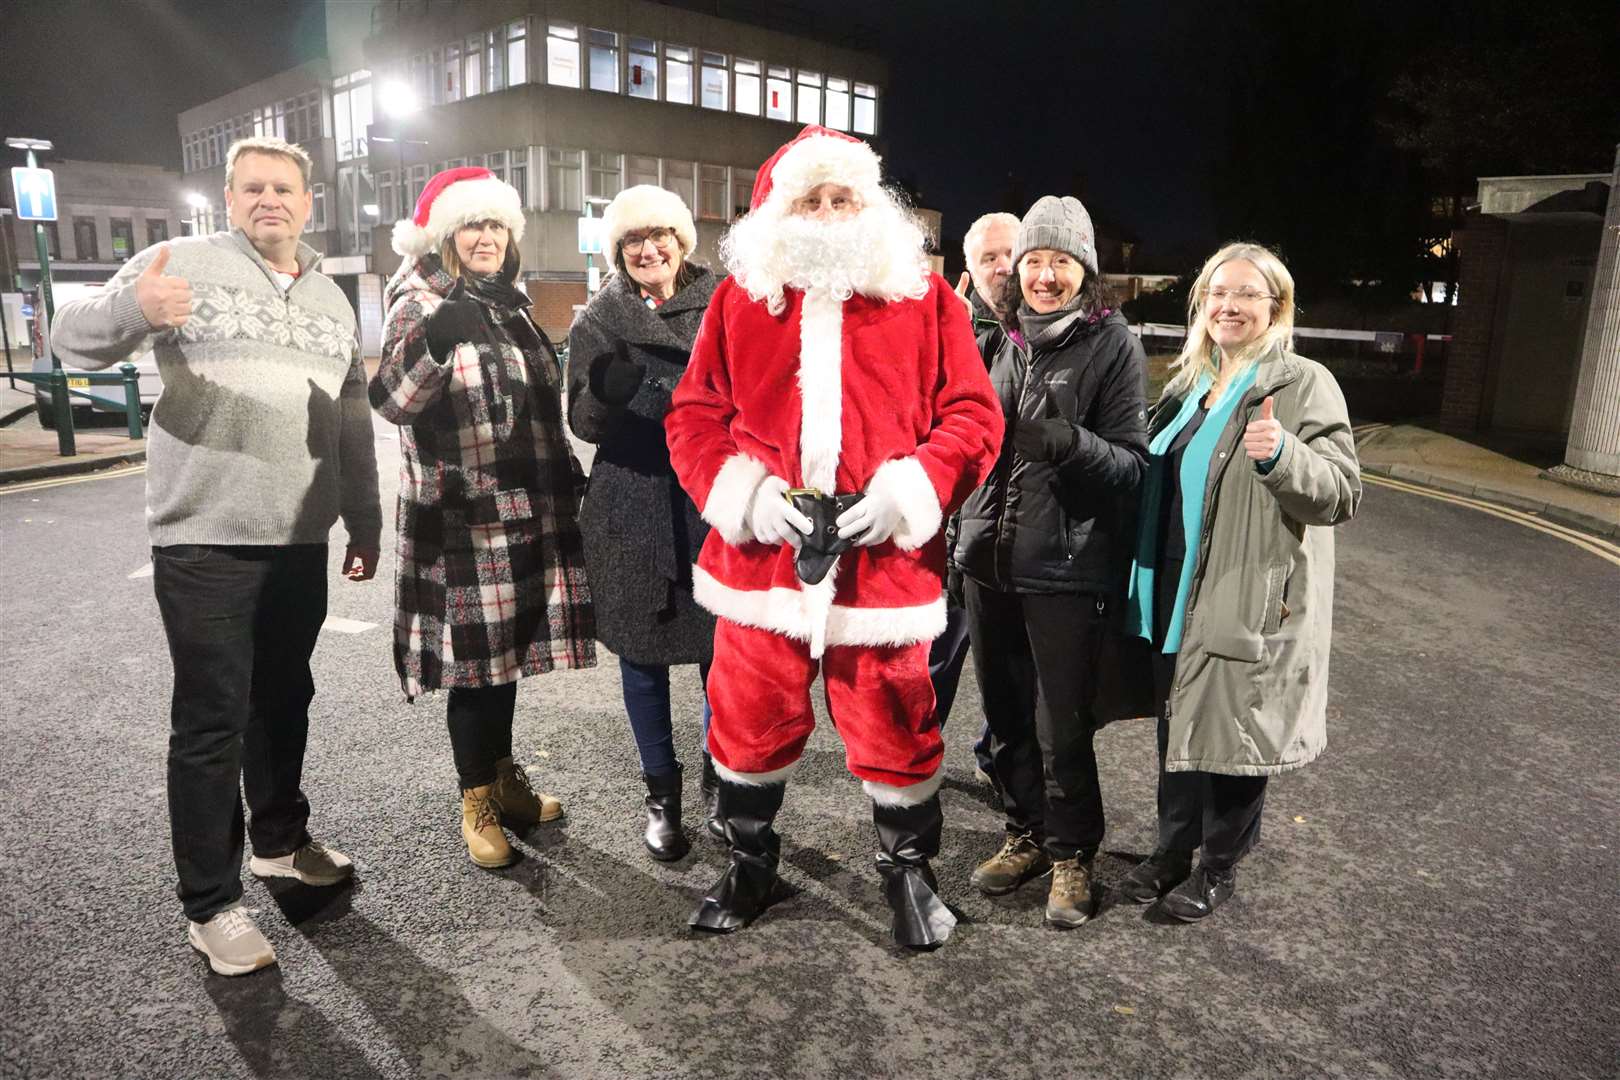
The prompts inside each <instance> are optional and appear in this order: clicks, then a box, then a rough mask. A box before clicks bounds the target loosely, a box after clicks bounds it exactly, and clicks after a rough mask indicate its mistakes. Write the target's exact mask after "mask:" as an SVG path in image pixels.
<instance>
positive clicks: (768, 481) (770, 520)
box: [748, 476, 811, 551]
mask: <svg viewBox="0 0 1620 1080" xmlns="http://www.w3.org/2000/svg"><path fill="white" fill-rule="evenodd" d="M787 490H788V482H787V481H786V480H783V479H782V478H781V477H780V476H767V477H766V478H765V479H764V480H762V481H761V482H760V485H759V487H757V488H755V489H754V501H753V502H752V503H750V504H749V506H748V528H749V530H750V531H752V532H753V534H754V539H755V540H758V541H759V542H760V543H762V544H772V545H774V544H791V545H792V546H793V549H794V550H795V551H797V550H798V549H799V545H800V544H802V543H804V538H805V537H806V536H809V535H810V529H811V525H810V519H809V518H807V517H805V516H804V515H803V514H801V513H799V511H797V510H795V509H794V508H793V504H792V503H790V502H788V501H787V498H786V493H787Z"/></svg>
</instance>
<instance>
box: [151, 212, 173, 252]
mask: <svg viewBox="0 0 1620 1080" xmlns="http://www.w3.org/2000/svg"><path fill="white" fill-rule="evenodd" d="M168 238H169V223H168V222H167V221H164V220H163V219H162V218H147V219H146V246H147V247H151V246H152V245H153V244H161V243H163V241H165V240H167V239H168Z"/></svg>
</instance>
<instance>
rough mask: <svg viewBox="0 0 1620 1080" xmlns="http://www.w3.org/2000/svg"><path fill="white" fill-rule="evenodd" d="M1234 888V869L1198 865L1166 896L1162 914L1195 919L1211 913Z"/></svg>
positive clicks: (1184, 919)
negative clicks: (1215, 868)
mask: <svg viewBox="0 0 1620 1080" xmlns="http://www.w3.org/2000/svg"><path fill="white" fill-rule="evenodd" d="M1236 888H1237V870H1235V869H1227V870H1211V869H1210V868H1209V867H1207V866H1200V867H1199V868H1198V869H1197V870H1194V871H1193V872H1192V874H1191V876H1189V877H1188V878H1187V880H1186V881H1183V882H1182V883H1181V884H1180V885H1177V886H1176V887H1175V888H1174V889H1171V890H1170V892H1169V893H1168V894H1167V895H1166V896H1165V898H1164V902H1163V903H1162V904H1161V905H1160V906H1161V907H1163V908H1164V913H1165V914H1166V915H1169V916H1170V917H1171V918H1173V919H1180V920H1181V921H1182V922H1197V921H1198V920H1199V919H1204V918H1208V917H1209V916H1210V915H1212V914H1214V912H1215V909H1216V908H1218V907H1220V906H1221V905H1222V904H1224V903H1226V902H1227V901H1228V900H1230V899H1231V898H1232V893H1233V892H1234V891H1235V890H1236Z"/></svg>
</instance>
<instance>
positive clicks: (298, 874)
mask: <svg viewBox="0 0 1620 1080" xmlns="http://www.w3.org/2000/svg"><path fill="white" fill-rule="evenodd" d="M248 869H249V870H252V871H253V873H254V874H255V875H256V876H258V877H265V878H271V877H285V878H296V879H297V880H299V881H302V882H303V883H304V884H305V885H336V884H338V883H340V882H344V881H347V880H349V878H350V877H351V876H352V875H353V874H354V863H352V862H350V861H349V857H348V856H347V855H345V854H343V852H341V851H334V850H333V849H331V848H329V847H327V846H326V845H324V844H322V843H321V842H320V841H319V840H311V841H309V842H308V843H307V844H305V845H304V846H303V847H301V848H299V849H298V850H297V851H295V852H293V853H292V854H291V855H278V856H276V857H274V858H269V859H266V858H261V857H260V856H258V855H255V856H253V858H252V859H250V860H248Z"/></svg>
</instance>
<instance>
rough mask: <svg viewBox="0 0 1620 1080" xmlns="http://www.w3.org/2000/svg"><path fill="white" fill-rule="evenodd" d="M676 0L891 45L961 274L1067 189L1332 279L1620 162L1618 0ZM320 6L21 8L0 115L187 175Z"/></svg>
mask: <svg viewBox="0 0 1620 1080" xmlns="http://www.w3.org/2000/svg"><path fill="white" fill-rule="evenodd" d="M355 2H364V3H369V2H370V0H355ZM469 2H476V0H469ZM678 6H682V7H688V8H693V9H696V10H702V11H708V12H711V13H715V14H720V15H722V16H725V17H729V18H736V19H745V20H746V21H751V22H757V23H760V24H761V25H767V26H776V27H778V28H780V29H782V30H784V31H786V32H789V33H803V32H805V31H806V27H807V26H810V25H818V26H821V27H823V28H824V31H825V32H824V35H823V36H826V37H828V38H829V39H831V40H835V41H837V42H838V43H841V44H850V45H858V46H861V47H869V48H873V49H875V50H876V51H879V52H881V53H883V54H884V55H886V56H887V58H888V59H889V63H890V71H891V78H890V84H889V86H888V87H887V88H886V91H887V97H886V100H885V104H884V116H885V125H886V126H885V129H884V135H885V137H886V140H887V144H888V145H887V149H888V165H889V168H890V169H891V171H892V172H893V173H894V174H895V175H896V176H898V177H900V178H902V179H903V180H904V181H906V182H907V183H908V185H910V186H912V187H913V188H915V189H916V190H917V191H918V193H919V194H920V196H921V201H922V202H923V204H924V205H928V206H932V207H935V208H938V209H940V210H941V211H943V213H944V215H945V232H946V236H945V243H944V247H945V249H946V254H947V258H948V260H950V264H951V265H953V266H954V265H955V263H956V260H957V258H959V254H958V253H959V250H960V247H959V241H960V235H961V231H962V230H963V229H964V228H965V226H966V225H967V224H968V222H969V221H971V220H972V219H973V217H975V216H977V215H978V214H979V213H982V212H984V211H986V210H990V209H1013V210H1018V211H1021V210H1022V209H1024V208H1025V207H1026V206H1027V205H1028V204H1029V203H1030V202H1032V201H1033V200H1034V199H1035V198H1036V197H1037V196H1039V195H1041V194H1045V193H1054V192H1055V193H1063V194H1077V195H1079V196H1080V197H1081V199H1082V200H1083V201H1084V202H1085V203H1086V204H1087V206H1088V207H1089V208H1090V210H1091V211H1092V214H1093V216H1094V218H1096V219H1097V221H1098V223H1099V226H1100V228H1102V229H1104V230H1107V231H1111V232H1113V233H1114V234H1116V235H1120V236H1123V237H1125V238H1129V239H1133V240H1136V241H1137V242H1138V244H1139V248H1138V250H1139V252H1140V254H1139V256H1138V259H1137V268H1138V269H1145V270H1159V269H1164V270H1169V271H1172V272H1181V271H1183V270H1185V269H1187V264H1188V263H1189V262H1196V261H1197V260H1198V259H1200V258H1201V257H1202V255H1204V254H1206V253H1207V252H1208V251H1209V250H1211V249H1212V248H1213V247H1214V246H1215V244H1216V243H1217V242H1218V241H1220V240H1223V239H1226V238H1228V237H1229V236H1233V235H1238V234H1243V235H1246V236H1250V237H1254V238H1257V239H1261V240H1266V241H1271V242H1276V243H1280V244H1281V245H1282V246H1283V247H1284V248H1285V249H1288V251H1287V253H1288V254H1289V255H1290V258H1291V261H1294V260H1304V261H1306V262H1308V263H1312V264H1313V265H1317V266H1319V268H1320V271H1321V274H1322V275H1324V276H1333V275H1340V276H1342V275H1344V274H1346V273H1365V271H1360V270H1357V266H1358V265H1359V263H1357V260H1360V262H1362V263H1365V262H1366V261H1367V260H1369V259H1371V260H1373V261H1375V262H1376V261H1377V259H1378V257H1379V253H1380V252H1382V251H1384V250H1386V249H1387V248H1389V247H1390V246H1391V245H1393V246H1395V247H1400V248H1406V247H1410V246H1411V244H1410V243H1409V242H1408V241H1407V240H1406V239H1405V238H1406V237H1407V236H1409V235H1410V234H1411V232H1412V230H1413V228H1415V227H1416V226H1415V225H1414V224H1412V223H1413V222H1414V221H1415V220H1416V217H1417V216H1418V215H1419V214H1420V208H1421V207H1423V206H1426V205H1427V199H1428V197H1429V195H1431V194H1432V193H1433V192H1434V191H1435V190H1438V189H1441V188H1447V187H1451V188H1458V187H1460V188H1463V189H1466V188H1467V187H1468V185H1469V184H1470V183H1471V179H1472V176H1477V175H1491V174H1493V173H1503V172H1516V171H1545V172H1581V171H1607V170H1608V168H1609V163H1610V161H1611V160H1612V156H1613V149H1614V143H1615V141H1616V140H1617V139H1620V104H1617V102H1620V61H1617V56H1620V4H1617V3H1615V2H1614V0H1561V2H1557V3H1541V4H1536V5H1525V4H1519V3H1510V2H1508V0H1468V2H1464V0H1431V2H1429V3H1426V4H1422V5H1416V4H1411V3H1409V2H1406V0H1401V2H1396V0H1355V2H1353V3H1343V2H1340V3H1315V2H1311V0H1241V2H1237V3H1233V2H1227V3H1191V2H1178V0H1106V2H1090V3H1087V2H1082V0H1062V2H1038V3H1037V2H1026V3H1016V2H1000V3H997V2H989V0H987V2H985V3H976V4H975V3H952V2H946V0H934V2H924V0H867V2H849V0H796V2H794V3H788V4H773V3H753V4H749V3H741V2H733V0H679V3H678ZM1532 9H1533V10H1532ZM321 12H322V9H321V5H320V3H319V2H318V0H258V2H256V3H250V2H247V0H53V2H51V3H43V2H38V0H36V2H33V3H28V4H27V5H26V6H24V5H21V4H16V5H11V6H10V8H9V9H8V11H7V14H6V15H5V16H4V18H3V33H4V40H5V54H6V57H7V60H8V63H7V65H5V70H4V71H3V72H0V118H3V124H0V126H3V127H4V129H5V131H4V134H7V135H35V136H39V137H44V138H49V139H52V140H54V141H55V142H56V144H57V147H58V154H59V156H63V157H75V158H84V159H92V160H122V161H139V162H150V163H153V164H161V165H165V166H168V167H170V168H176V167H178V161H179V145H178V136H177V134H176V128H175V116H176V114H177V113H178V112H179V111H181V110H182V109H185V108H187V107H190V106H192V105H195V104H198V103H200V102H203V101H206V100H208V99H210V98H212V97H216V96H218V95H220V94H222V93H225V92H227V91H229V90H232V89H235V88H237V87H239V86H241V85H243V84H245V83H248V82H251V81H253V80H255V79H259V78H262V77H264V76H266V75H269V74H272V73H274V72H276V71H280V70H283V69H285V68H287V67H291V66H293V65H294V64H297V63H299V62H300V61H302V60H305V59H308V58H311V57H313V56H317V55H319V54H320V53H321V50H322V47H323V39H324V24H323V22H322V14H321ZM30 58H34V59H30ZM1448 58H1451V59H1449V60H1448ZM1448 64H1449V65H1450V66H1447V65H1448ZM1402 80H1405V83H1404V85H1406V86H1408V88H1409V91H1408V93H1407V95H1406V97H1405V98H1404V99H1403V98H1401V96H1400V95H1399V94H1398V93H1395V92H1394V91H1395V90H1396V89H1397V88H1398V87H1400V86H1402V85H1403V82H1402ZM1414 80H1416V83H1415V85H1416V86H1417V87H1418V89H1417V90H1416V91H1411V90H1410V87H1411V86H1413V85H1414ZM1424 80H1427V81H1426V82H1425V81H1424ZM1448 95H1451V96H1450V97H1448ZM1453 98H1455V99H1456V100H1457V101H1460V102H1461V104H1460V105H1459V106H1458V107H1457V108H1455V109H1453V110H1452V111H1451V112H1449V113H1445V114H1444V115H1441V116H1438V117H1437V118H1436V119H1435V120H1434V123H1436V124H1449V125H1450V128H1449V129H1448V130H1450V131H1451V132H1452V133H1453V134H1455V132H1456V131H1458V130H1461V131H1465V132H1468V131H1472V132H1475V133H1477V134H1478V135H1481V136H1489V135H1490V133H1491V132H1492V131H1493V130H1497V129H1496V128H1493V126H1492V125H1493V124H1494V125H1498V127H1499V128H1500V130H1501V131H1503V132H1505V134H1503V135H1502V136H1501V137H1499V138H1494V139H1493V138H1490V137H1482V138H1476V139H1475V140H1474V142H1472V143H1470V142H1468V140H1467V139H1460V140H1458V139H1453V141H1454V142H1457V143H1458V145H1457V146H1456V147H1455V148H1454V150H1455V152H1453V153H1450V155H1449V156H1444V155H1439V154H1429V153H1426V152H1425V149H1424V147H1426V146H1428V145H1429V144H1430V143H1434V144H1435V145H1440V144H1441V143H1442V142H1443V141H1444V140H1443V138H1442V137H1443V136H1444V135H1445V134H1446V132H1445V131H1441V133H1440V135H1439V136H1433V137H1431V135H1430V133H1429V132H1428V131H1427V130H1426V129H1425V130H1424V131H1422V132H1421V133H1420V137H1418V138H1417V140H1416V142H1413V140H1412V139H1411V138H1409V139H1408V145H1407V146H1406V147H1404V148H1402V147H1400V146H1398V145H1397V139H1398V135H1397V133H1396V129H1397V128H1399V127H1400V126H1401V125H1402V124H1406V125H1408V127H1410V125H1411V123H1412V122H1413V116H1414V115H1416V114H1421V113H1424V111H1425V110H1427V109H1429V108H1430V107H1431V103H1432V102H1435V101H1449V100H1452V99H1453ZM1414 102H1416V103H1417V104H1416V105H1414V104H1413V103H1414ZM786 134H787V131H786V129H784V136H785V135H786ZM1445 145H1446V146H1451V143H1445ZM1441 157H1444V160H1440V158H1441ZM1430 158H1433V159H1435V160H1428V159H1430ZM1392 237H1393V238H1392ZM1395 272H1397V273H1404V272H1405V271H1404V270H1400V269H1397V270H1396V271H1395Z"/></svg>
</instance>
